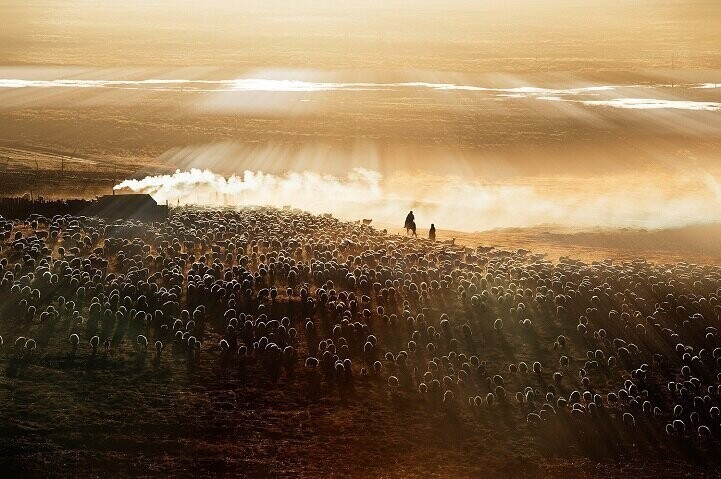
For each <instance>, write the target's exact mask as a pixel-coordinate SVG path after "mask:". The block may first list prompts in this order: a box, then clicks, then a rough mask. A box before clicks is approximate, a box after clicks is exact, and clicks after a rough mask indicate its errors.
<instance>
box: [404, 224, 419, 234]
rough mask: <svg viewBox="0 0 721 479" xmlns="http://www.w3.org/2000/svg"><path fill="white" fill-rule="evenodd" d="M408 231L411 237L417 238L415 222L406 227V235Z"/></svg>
mask: <svg viewBox="0 0 721 479" xmlns="http://www.w3.org/2000/svg"><path fill="white" fill-rule="evenodd" d="M409 231H410V233H411V236H415V237H418V234H416V222H415V221H411V222H410V223H409V224H407V225H406V234H408V232H409Z"/></svg>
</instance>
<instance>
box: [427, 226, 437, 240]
mask: <svg viewBox="0 0 721 479" xmlns="http://www.w3.org/2000/svg"><path fill="white" fill-rule="evenodd" d="M428 239H429V240H431V241H435V240H436V225H434V224H433V223H431V229H430V230H428Z"/></svg>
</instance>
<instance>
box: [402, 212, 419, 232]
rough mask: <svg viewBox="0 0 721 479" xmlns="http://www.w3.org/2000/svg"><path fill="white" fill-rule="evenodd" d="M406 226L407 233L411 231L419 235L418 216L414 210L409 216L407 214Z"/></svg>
mask: <svg viewBox="0 0 721 479" xmlns="http://www.w3.org/2000/svg"><path fill="white" fill-rule="evenodd" d="M404 228H405V229H406V235H408V233H409V232H410V233H411V234H412V236H418V235H417V234H416V217H415V216H414V215H413V211H411V212H410V213H408V216H406V223H405V225H404Z"/></svg>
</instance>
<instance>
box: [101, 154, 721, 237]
mask: <svg viewBox="0 0 721 479" xmlns="http://www.w3.org/2000/svg"><path fill="white" fill-rule="evenodd" d="M527 181H528V180H527ZM115 189H116V190H123V189H125V190H130V191H133V192H143V193H148V194H150V195H152V196H153V197H154V198H155V199H156V200H157V201H159V202H166V201H167V202H168V203H170V204H171V205H178V204H180V205H185V204H201V205H211V206H251V205H266V206H275V207H281V206H286V205H287V206H291V207H294V208H299V209H302V210H306V211H310V212H313V213H332V214H334V215H335V216H337V217H339V218H343V219H349V220H358V219H360V218H373V219H374V220H375V222H376V224H379V223H380V224H381V225H390V226H395V227H400V226H402V220H403V218H404V217H405V214H406V213H407V212H408V210H411V209H412V210H414V212H415V213H416V218H418V227H419V228H420V229H425V228H427V227H428V225H430V223H436V226H437V227H441V228H443V229H447V230H450V229H454V230H461V231H478V230H488V229H493V228H508V227H532V226H538V225H554V226H560V227H566V228H575V229H577V228H585V229H588V228H597V227H608V228H621V227H632V228H669V227H680V226H686V225H689V224H703V223H712V222H721V186H719V181H718V180H717V179H716V177H714V176H713V175H712V174H710V173H707V172H698V174H694V175H688V176H679V175H660V176H658V175H657V176H653V175H647V176H646V177H643V178H639V177H631V176H609V177H600V178H599V177H595V178H586V179H579V178H554V179H553V180H545V181H542V182H537V183H535V184H534V183H533V182H532V181H529V183H527V184H517V183H516V184H514V183H506V184H483V183H480V182H478V181H474V180H464V179H460V178H456V177H450V176H447V177H445V176H436V177H432V176H427V175H423V174H420V173H419V174H418V175H414V176H410V175H409V176H391V177H389V178H383V176H382V175H381V174H380V173H378V172H376V171H370V170H366V169H360V168H356V169H353V170H351V171H350V172H349V173H348V174H347V175H346V176H344V177H336V176H331V175H321V174H318V173H314V172H310V171H305V172H302V173H287V174H285V175H272V174H267V173H263V172H259V171H245V172H244V173H243V174H242V175H240V176H236V175H233V176H230V177H228V178H225V177H223V176H220V175H218V174H215V173H213V172H212V171H209V170H200V169H191V170H189V171H180V170H178V171H176V172H175V173H174V174H172V175H160V176H149V177H146V178H143V179H140V180H135V179H133V180H126V181H123V182H122V183H120V184H118V185H117V186H115Z"/></svg>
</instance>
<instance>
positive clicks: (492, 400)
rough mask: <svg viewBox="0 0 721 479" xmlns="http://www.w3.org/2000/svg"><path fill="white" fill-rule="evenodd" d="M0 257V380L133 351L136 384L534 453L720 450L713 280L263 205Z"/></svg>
mask: <svg viewBox="0 0 721 479" xmlns="http://www.w3.org/2000/svg"><path fill="white" fill-rule="evenodd" d="M0 244H1V246H2V251H1V252H0V258H1V259H0V278H1V280H0V334H2V339H4V342H3V341H2V340H0V344H2V352H1V353H0V355H1V357H2V361H3V363H4V364H5V366H6V368H5V371H4V372H3V374H6V375H8V376H11V377H17V376H22V374H23V372H24V371H25V369H26V368H28V367H58V368H63V367H68V366H69V365H72V364H75V363H79V362H83V363H86V364H88V365H89V366H90V367H92V365H93V364H97V363H99V362H100V361H108V360H111V359H109V358H108V355H109V354H111V353H112V351H113V350H115V349H118V348H121V347H126V348H128V349H131V350H132V351H133V354H132V357H133V358H134V360H135V361H137V364H138V367H144V368H145V367H147V368H151V367H153V366H154V367H156V368H163V367H166V366H167V365H168V364H170V363H174V364H175V363H182V364H184V365H185V366H187V368H190V369H192V368H196V367H197V366H198V364H199V363H200V362H201V361H210V362H212V363H213V365H214V366H213V367H214V368H215V370H217V374H218V376H219V377H221V378H226V380H228V381H230V380H233V381H238V385H239V386H238V387H243V385H244V384H247V383H254V384H265V383H267V381H271V382H273V383H277V384H278V385H280V387H282V385H283V384H288V383H291V382H298V383H299V384H303V391H305V396H306V397H305V399H306V400H308V401H320V400H327V401H330V400H332V401H337V402H338V404H339V407H342V404H343V403H345V402H349V401H354V400H356V399H355V398H357V397H358V396H359V395H362V394H363V391H364V390H366V389H368V388H383V389H386V390H387V396H386V397H387V401H388V402H389V404H391V405H392V408H396V409H397V408H405V409H408V410H415V411H417V410H420V411H422V412H421V413H416V414H418V420H424V418H427V417H430V416H436V417H437V416H441V417H446V418H447V421H450V422H451V423H452V424H463V423H467V422H471V421H475V422H481V423H487V424H489V425H491V426H493V427H495V426H494V425H496V424H504V425H505V427H508V428H510V430H513V431H520V432H521V433H527V434H530V435H533V436H534V437H537V438H539V440H538V441H537V443H538V444H539V447H545V446H550V447H563V448H568V447H573V448H576V449H580V450H581V452H583V451H585V450H590V449H593V448H597V447H599V446H598V444H602V445H603V446H602V447H605V448H614V449H615V448H625V447H650V448H660V447H673V448H686V449H689V450H694V451H704V450H707V449H708V447H709V444H711V443H713V442H715V441H718V439H720V438H721V409H720V407H721V406H719V404H720V403H721V401H720V399H721V341H720V340H719V338H720V336H719V334H720V332H719V330H718V328H719V326H718V321H719V316H720V315H721V303H720V301H719V297H720V296H721V267H720V266H711V265H693V264H685V263H678V264H666V265H656V264H650V263H647V262H645V261H643V260H635V261H628V262H615V263H614V262H611V261H604V262H598V263H592V264H585V263H582V262H579V261H574V260H571V259H568V258H561V259H560V261H557V262H551V261H548V260H546V259H544V257H543V256H541V255H533V254H531V253H529V252H527V251H516V252H511V251H503V250H499V249H495V248H485V247H478V248H468V247H464V246H459V245H451V244H446V243H440V242H430V241H428V240H424V239H416V238H405V237H402V236H398V235H391V234H388V233H386V232H384V231H378V230H376V229H374V228H372V227H370V226H369V225H367V224H363V223H360V224H358V223H349V222H341V221H338V220H336V219H334V218H331V217H328V216H314V215H311V214H308V213H303V212H299V211H295V210H277V209H269V208H248V209H242V210H210V209H190V208H186V209H177V210H173V211H172V212H171V215H170V218H169V219H168V220H167V221H166V222H162V223H152V224H149V223H139V222H131V221H125V222H122V221H120V222H111V221H105V220H101V219H97V218H90V217H69V216H64V217H54V218H45V217H43V216H40V215H33V216H31V217H30V218H28V219H26V220H22V221H10V220H5V219H2V220H0ZM58 351H60V352H58ZM53 359H54V360H55V361H53ZM112 360H122V359H119V358H115V359H112ZM391 410H392V409H391Z"/></svg>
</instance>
